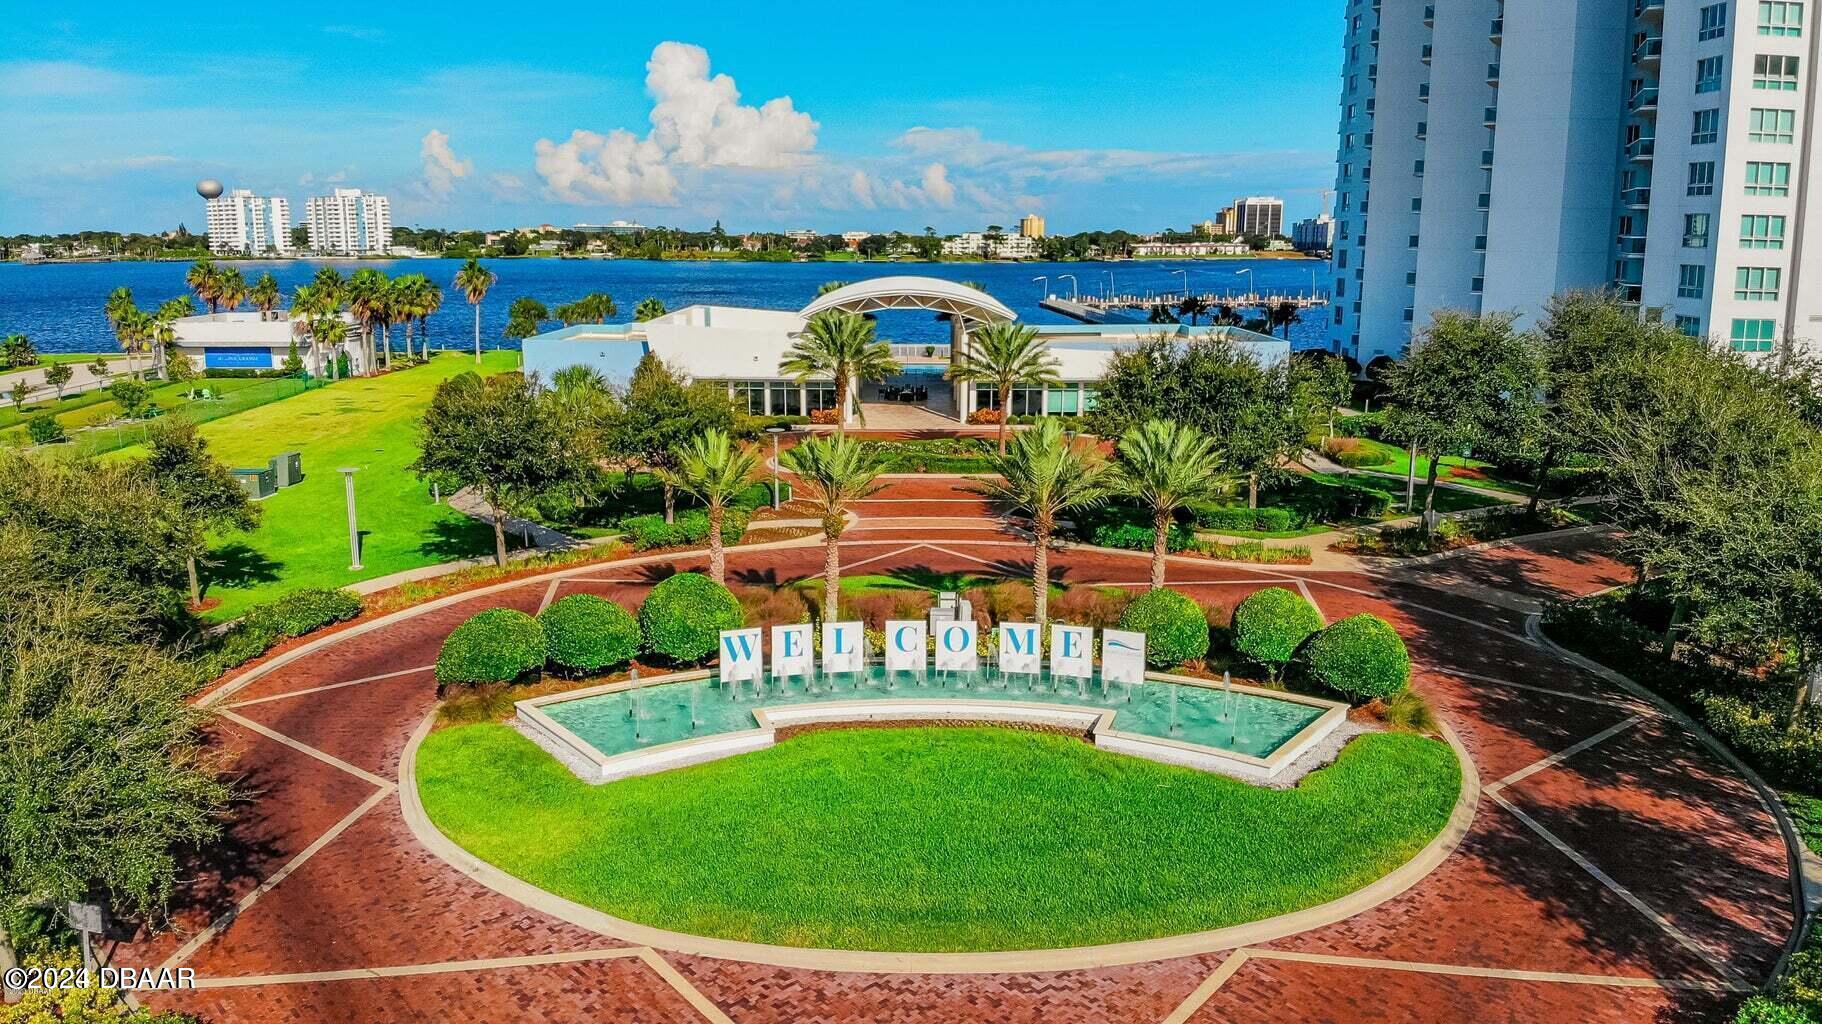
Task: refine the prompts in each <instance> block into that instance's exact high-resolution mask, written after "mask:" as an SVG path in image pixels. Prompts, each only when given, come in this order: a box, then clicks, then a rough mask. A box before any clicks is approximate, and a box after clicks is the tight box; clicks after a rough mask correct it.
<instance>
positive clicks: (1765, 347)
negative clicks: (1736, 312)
mask: <svg viewBox="0 0 1822 1024" xmlns="http://www.w3.org/2000/svg"><path fill="white" fill-rule="evenodd" d="M1777 334H1778V324H1777V321H1775V320H1735V321H1734V322H1733V331H1732V332H1731V333H1730V334H1729V335H1728V341H1729V342H1730V343H1731V346H1732V348H1733V350H1734V351H1735V352H1770V351H1771V343H1772V340H1773V339H1774V338H1776V337H1777Z"/></svg>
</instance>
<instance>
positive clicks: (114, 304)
mask: <svg viewBox="0 0 1822 1024" xmlns="http://www.w3.org/2000/svg"><path fill="white" fill-rule="evenodd" d="M133 308H134V306H133V289H131V288H128V287H127V286H126V285H121V286H120V287H118V288H116V289H114V290H113V291H111V292H109V293H108V301H107V304H106V305H104V306H102V307H101V310H102V312H103V313H105V314H106V315H107V318H108V326H109V327H113V326H115V325H116V324H118V323H120V318H121V317H123V316H125V315H126V314H127V313H128V312H130V311H131V310H132V309H133Z"/></svg>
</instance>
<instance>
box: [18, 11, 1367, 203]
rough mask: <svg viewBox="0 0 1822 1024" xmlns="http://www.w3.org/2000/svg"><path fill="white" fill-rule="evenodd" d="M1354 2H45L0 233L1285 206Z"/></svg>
mask: <svg viewBox="0 0 1822 1024" xmlns="http://www.w3.org/2000/svg"><path fill="white" fill-rule="evenodd" d="M1342 2H1343V0H1288V2H1282V3H1278V4H1259V3H1238V2H1235V0H1202V2H1200V3H1195V2H1176V0H1170V2H1152V3H1146V4H1141V5H1134V6H1127V7H1122V6H1120V5H1117V4H1109V3H1106V2H1104V0H1103V2H1100V3H1094V4H1087V3H1069V2H1065V3H1052V4H1045V5H1041V6H1039V5H1034V4H1026V3H993V2H974V3H966V4H963V3H951V2H925V3H897V2H893V3H855V2H853V0H848V2H846V3H825V2H821V0H811V2H793V3H776V2H768V3H751V2H749V3H701V2H690V0H678V2H674V3H668V4H591V5H586V6H583V5H575V7H576V10H575V11H574V12H564V13H557V11H556V10H555V9H552V8H551V7H548V6H538V7H533V8H524V10H526V11H532V12H535V13H533V14H528V15H526V16H521V15H520V14H519V13H518V10H515V9H514V8H513V7H511V6H510V5H507V6H502V5H499V4H491V5H486V6H476V7H472V8H471V7H468V6H467V5H463V4H459V3H451V4H444V5H439V6H437V7H435V8H434V9H431V8H415V7H414V8H413V9H411V10H409V11H398V10H392V9H390V7H391V5H386V4H374V3H367V4H358V5H355V4H346V5H344V4H334V3H320V4H312V5H310V6H309V7H308V8H307V13H306V9H305V8H303V7H301V6H299V7H297V8H292V9H285V10H274V9H272V8H277V7H287V6H288V5H261V4H206V5H194V4H190V5H183V6H177V5H164V4H158V3H140V4H125V3H121V4H116V3H83V4H75V5H67V6H65V7H62V8H60V9H56V10H55V11H54V13H53V12H52V11H51V10H50V9H49V8H44V10H45V11H46V14H44V15H42V16H32V17H13V18H10V19H5V21H4V23H0V138H4V139H7V140H9V141H8V144H6V145H5V146H0V232H4V233H14V232H20V231H66V230H75V229H79V228H89V227H107V228H116V229H124V230H163V229H165V228H168V227H172V226H174V225H175V224H177V223H178V222H179V221H182V222H184V223H186V224H187V225H188V226H189V227H190V228H191V229H192V230H199V229H200V225H201V221H202V203H201V200H199V199H197V198H196V196H195V194H194V192H193V191H192V189H193V185H194V183H195V181H196V180H197V179H198V178H201V177H205V176H212V177H217V178H220V179H221V180H222V181H224V182H225V183H227V184H228V185H229V187H248V188H253V189H255V190H257V191H260V192H270V193H273V194H278V195H283V196H287V197H289V198H290V199H291V202H292V209H293V216H294V217H301V214H302V208H303V199H304V198H305V197H306V196H309V195H313V194H318V193H320V192H325V191H327V189H329V188H331V187H335V186H336V185H341V186H343V187H361V188H366V189H368V190H371V191H381V192H385V193H386V194H388V195H389V196H391V197H392V201H393V218H394V221H395V223H400V224H422V225H434V226H441V227H501V226H509V225H517V224H526V223H540V222H546V221H548V222H550V223H555V224H571V223H576V222H601V221H606V220H610V219H614V218H627V219H632V220H638V221H640V222H642V223H646V224H668V225H678V226H686V227H706V226H707V225H708V224H709V223H711V222H713V221H714V220H716V219H720V220H721V221H722V222H723V223H724V224H725V225H726V226H727V227H728V228H729V229H730V230H744V229H785V228H791V227H797V226H808V227H815V228H818V229H822V230H830V231H839V230H846V229H867V230H891V229H895V228H896V229H902V230H909V231H918V230H922V229H923V227H925V226H932V227H935V228H936V229H937V230H938V231H961V230H968V229H979V228H981V227H983V226H985V225H986V224H988V223H1001V224H1012V223H1014V222H1015V221H1016V218H1017V217H1018V215H1019V214H1020V213H1023V212H1026V211H1028V210H1030V211H1036V212H1038V213H1041V214H1043V215H1044V216H1045V217H1046V218H1048V220H1049V222H1050V227H1051V230H1052V231H1054V232H1065V233H1067V232H1074V231H1081V230H1090V229H1096V228H1115V227H1125V228H1129V229H1144V230H1155V229H1157V228H1160V227H1165V226H1184V225H1187V224H1189V223H1192V222H1194V221H1197V220H1201V219H1203V218H1205V217H1208V216H1210V215H1212V214H1214V213H1215V212H1216V211H1217V210H1218V209H1219V208H1220V207H1222V206H1224V205H1226V204H1227V203H1228V202H1230V201H1231V200H1232V199H1233V198H1234V197H1236V196H1241V195H1248V194H1256V193H1264V194H1275V195H1282V196H1283V197H1285V199H1286V201H1287V203H1288V204H1289V207H1290V211H1289V212H1290V214H1291V216H1293V217H1301V216H1305V215H1308V214H1311V213H1314V212H1315V211H1316V210H1317V209H1318V207H1319V205H1320V201H1321V200H1320V197H1319V194H1318V193H1319V190H1321V189H1323V188H1326V187H1329V186H1330V185H1331V184H1332V182H1333V177H1334V170H1333V152H1334V145H1335V140H1334V124H1335V118H1336V111H1335V103H1336V95H1337V81H1336V75H1337V73H1338V71H1337V69H1338V67H1339V63H1340V56H1341V55H1340V52H1339V46H1340V29H1341V8H1342ZM560 6H561V7H568V6H571V5H560ZM205 11H206V12H207V15H206V17H204V16H203V15H202V14H201V13H200V12H205ZM433 12H434V13H433Z"/></svg>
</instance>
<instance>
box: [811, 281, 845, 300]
mask: <svg viewBox="0 0 1822 1024" xmlns="http://www.w3.org/2000/svg"><path fill="white" fill-rule="evenodd" d="M849 283H850V282H847V281H824V282H823V283H821V284H819V285H817V286H816V297H817V298H819V299H820V298H822V297H823V296H824V295H827V294H829V293H830V292H834V291H840V290H841V289H843V288H846V287H847V286H848V284H849Z"/></svg>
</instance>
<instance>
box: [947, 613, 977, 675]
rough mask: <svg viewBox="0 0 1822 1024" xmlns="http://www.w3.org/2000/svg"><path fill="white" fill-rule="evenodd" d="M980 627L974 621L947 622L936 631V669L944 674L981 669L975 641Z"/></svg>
mask: <svg viewBox="0 0 1822 1024" xmlns="http://www.w3.org/2000/svg"><path fill="white" fill-rule="evenodd" d="M979 630H980V626H979V624H978V623H976V622H975V621H974V620H973V619H969V620H967V621H964V622H945V623H943V624H942V625H940V626H938V627H937V629H936V667H937V669H938V671H942V672H973V671H974V670H975V669H977V668H979V667H980V663H981V659H980V655H979V654H977V653H976V652H975V641H976V638H977V637H978V635H979Z"/></svg>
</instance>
